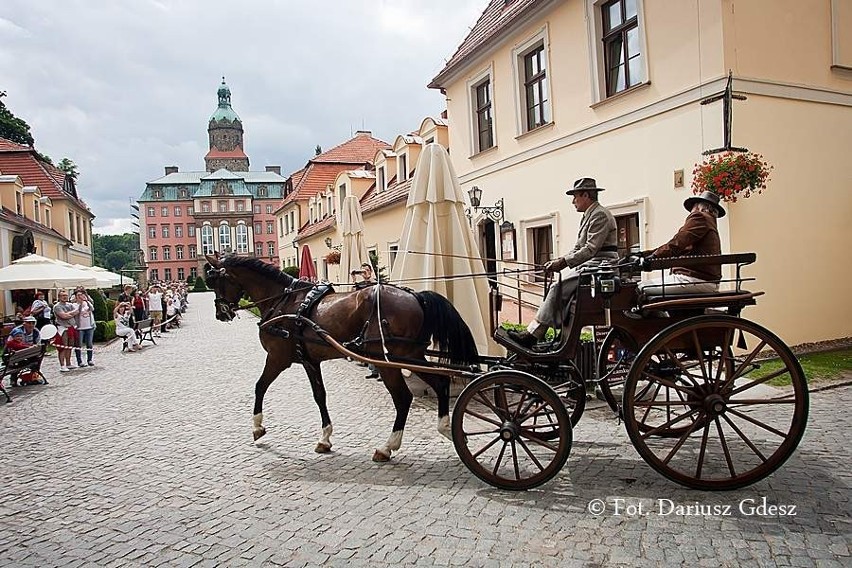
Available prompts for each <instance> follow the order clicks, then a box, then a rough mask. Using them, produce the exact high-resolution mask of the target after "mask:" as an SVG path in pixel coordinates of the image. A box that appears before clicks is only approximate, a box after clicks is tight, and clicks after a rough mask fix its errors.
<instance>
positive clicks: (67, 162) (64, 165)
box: [56, 158, 80, 181]
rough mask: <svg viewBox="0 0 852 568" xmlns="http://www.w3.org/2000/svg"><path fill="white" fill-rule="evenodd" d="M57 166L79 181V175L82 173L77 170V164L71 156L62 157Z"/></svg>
mask: <svg viewBox="0 0 852 568" xmlns="http://www.w3.org/2000/svg"><path fill="white" fill-rule="evenodd" d="M56 167H57V168H59V169H60V170H62V171H63V172H65V175H67V176H68V177H70V178H71V179H73V180H74V181H77V176H78V175H80V172H78V171H77V164H75V163H74V162H73V161H72V160H71V159H70V158H62V160H60V161H59V163H58V164H56Z"/></svg>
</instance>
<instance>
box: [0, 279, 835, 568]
mask: <svg viewBox="0 0 852 568" xmlns="http://www.w3.org/2000/svg"><path fill="white" fill-rule="evenodd" d="M212 300H213V295H212V294H211V293H206V294H193V295H191V296H190V302H191V303H190V306H189V309H188V311H187V313H186V314H185V317H184V325H183V326H182V327H181V329H179V330H176V331H175V332H174V333H170V334H167V335H165V336H163V337H162V338H161V339H158V340H157V341H158V345H156V346H149V347H146V348H145V349H144V350H143V351H142V352H140V353H121V343H120V342H116V343H112V344H111V345H109V346H107V347H101V348H99V349H98V351H97V353H96V354H95V363H96V365H97V366H96V367H93V368H87V369H77V370H75V371H73V372H71V373H63V374H60V373H59V372H58V364H57V359H56V357H55V356H53V357H48V358H46V359H45V364H44V372H45V374H46V375H47V377H48V379H49V380H50V384H49V385H46V386H36V387H17V388H13V389H11V391H10V392H11V395H12V397H13V399H14V401H13V402H12V403H11V404H6V405H3V406H0V426H1V427H2V443H3V456H2V462H0V463H2V466H0V479H2V485H0V565H2V566H16V567H18V566H38V567H45V566H63V567H64V566H69V567H70V566H181V567H189V566H317V565H329V566H352V565H355V566H358V565H363V566H400V565H458V566H575V565H576V566H609V565H630V566H660V565H680V564H690V565H693V566H712V567H718V566H738V565H757V566H764V565H765V566H775V565H782V566H786V565H789V566H849V565H850V563H852V559H850V542H851V541H852V539H850V534H851V533H852V518H850V512H852V508H851V507H850V497H851V496H852V491H850V484H852V473H850V469H849V463H850V462H852V450H850V447H849V446H848V445H847V441H848V440H847V436H848V435H849V434H848V432H850V431H851V430H852V419H850V414H849V411H848V409H849V408H850V407H852V387H842V388H838V389H832V390H826V391H823V392H818V393H815V394H813V395H812V398H811V412H810V420H809V427H808V430H807V432H806V434H805V437H804V439H803V441H802V443H801V445H800V447H799V450H798V452H797V453H796V454H795V455H794V456H793V457H792V458H791V459H790V461H789V462H788V463H787V464H786V465H784V466H783V467H782V468H781V469H780V470H779V471H778V472H777V473H776V474H774V475H773V476H771V477H770V478H768V479H767V480H764V481H763V482H760V483H758V484H756V485H754V486H752V487H750V488H746V489H741V490H737V491H733V492H727V493H703V492H697V491H691V490H687V489H685V488H682V487H680V486H678V485H675V484H674V483H672V482H670V481H668V480H666V479H665V478H663V477H661V476H660V475H658V474H657V473H655V472H654V471H653V470H652V469H651V468H650V467H649V466H647V465H646V464H645V463H644V462H643V461H642V460H641V458H640V457H639V455H638V454H637V453H636V451H635V450H634V449H633V448H632V446H631V445H630V443H629V440H628V438H627V435H626V433H625V432H624V428H623V425H619V424H618V423H617V421H616V420H615V419H613V418H612V417H611V415H609V414H608V413H606V412H604V410H603V409H600V408H599V409H593V410H589V411H587V413H586V415H584V417H583V419H582V421H581V422H580V424H579V425H578V427H577V428H576V430H575V434H574V438H575V441H574V447H573V450H572V453H571V456H570V458H569V460H568V463H567V466H566V469H565V470H564V471H563V473H562V474H561V475H559V476H558V477H557V478H556V479H555V480H553V481H552V482H550V483H548V484H546V485H544V486H543V487H541V488H539V489H537V490H534V491H529V492H526V493H511V492H505V491H500V490H496V489H493V488H491V487H489V486H487V485H485V484H483V483H482V482H480V481H479V480H478V479H476V478H475V477H474V476H473V475H472V474H471V473H470V472H468V470H467V469H466V468H465V466H464V465H463V464H462V463H461V461H460V460H459V459H458V458H457V457H456V454H455V451H454V449H453V446H452V443H451V442H449V441H448V440H446V439H445V438H443V437H442V436H440V435H439V434H438V433H437V431H436V428H435V427H436V419H437V416H436V412H435V409H434V408H435V404H434V400H432V399H415V402H414V406H413V407H412V411H411V415H410V418H409V423H408V427H407V429H406V431H405V438H404V440H403V445H402V449H401V450H400V452H398V453H397V454H395V455H394V457H393V459H392V461H391V462H390V463H388V464H376V463H373V462H372V461H371V459H370V458H371V456H372V454H373V449H374V448H375V447H377V446H379V445H381V444H383V443H384V442H385V440H386V439H387V436H388V435H389V434H390V429H391V424H392V421H393V406H392V403H391V400H390V397H389V395H388V394H387V392H386V391H385V390H384V388H383V386H382V385H381V383H379V382H377V381H374V380H367V379H365V378H364V375H365V370H364V369H363V368H361V367H357V366H355V365H354V364H352V363H348V362H346V361H342V360H341V361H333V362H330V363H325V364H323V370H324V373H325V377H326V387H327V389H328V393H329V410H330V412H331V415H332V420H333V423H334V436H333V437H332V442H333V444H334V451H333V453H331V454H328V455H319V454H316V453H314V451H313V449H314V445H315V443H316V441H317V439H318V437H319V434H320V420H319V413H318V411H317V409H316V405H315V404H314V402H313V398H312V396H311V391H310V387H309V385H308V381H307V378H306V376H305V373H304V371H303V370H302V368H301V367H293V368H291V369H288V370H287V371H286V372H285V373H284V374H282V376H281V377H279V378H278V380H277V381H276V382H275V383H273V384H272V386H271V388H270V390H269V392H268V394H267V397H266V400H265V405H264V416H265V425H266V427H267V429H268V433H267V435H266V437H264V438H263V439H262V440H261V441H260V442H259V443H258V444H257V445H256V444H254V443H253V442H252V439H251V415H252V404H253V400H254V382H255V380H256V379H257V377H258V375H259V374H260V371H261V368H262V366H263V361H264V354H263V351H262V349H261V346H260V343H259V342H258V340H257V327H256V325H255V322H256V320H255V319H254V317H252V316H250V315H242V316H241V318H240V319H238V320H236V321H235V322H232V323H230V324H225V323H221V322H217V321H215V320H214V319H213V301H212ZM621 498H623V499H624V501H623V502H621V501H616V499H621ZM764 498H765V499H766V502H767V503H768V504H775V505H785V506H790V505H792V506H795V511H794V512H795V515H789V516H783V517H782V516H778V515H770V516H761V515H758V514H754V515H751V514H748V509H746V512H743V511H741V510H740V503H741V502H742V501H743V500H744V499H748V500H754V503H755V505H759V504H761V503H762V500H763V499H764ZM593 499H602V500H603V502H604V504H605V506H606V510H605V511H604V513H603V514H601V515H594V514H592V513H591V512H589V510H588V505H589V503H590V501H592V500H593ZM658 499H670V500H671V501H672V502H673V504H675V505H696V504H700V505H731V509H732V510H731V515H730V516H722V515H710V516H703V515H691V516H683V515H676V514H674V513H672V514H668V515H665V514H661V511H659V510H658V508H657V507H658ZM617 503H621V504H623V505H624V506H625V507H626V506H628V505H629V506H631V508H630V509H629V510H630V511H634V512H635V508H636V507H638V506H639V505H640V504H641V506H642V507H643V510H644V513H645V514H643V515H639V514H630V513H629V511H628V510H627V509H625V508H622V509H621V510H620V511H619V512H620V514H619V515H616V514H615V505H616V504H617ZM746 503H749V502H748V501H747V502H746ZM663 512H664V511H663Z"/></svg>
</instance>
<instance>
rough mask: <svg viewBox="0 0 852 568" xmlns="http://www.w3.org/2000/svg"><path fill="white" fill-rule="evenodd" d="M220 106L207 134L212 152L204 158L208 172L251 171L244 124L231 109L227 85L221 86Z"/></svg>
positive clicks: (208, 126) (211, 119) (219, 93)
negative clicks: (244, 149) (246, 153)
mask: <svg viewBox="0 0 852 568" xmlns="http://www.w3.org/2000/svg"><path fill="white" fill-rule="evenodd" d="M217 94H218V95H219V106H218V108H217V109H216V112H214V113H213V115H212V116H211V117H210V122H209V123H208V125H207V133H208V136H209V139H210V150H209V151H208V152H207V155H206V156H204V163H205V165H206V168H207V171H208V172H215V171H216V170H218V169H221V168H225V169H227V170H230V171H232V172H247V171H249V159H248V156H246V155H245V152H243V123H242V122H241V121H240V117H239V116H237V113H236V112H234V109H233V108H231V89H229V88H228V85H227V84H225V78H224V77H222V84H221V85H219V91H218V92H217Z"/></svg>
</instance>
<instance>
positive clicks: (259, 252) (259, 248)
mask: <svg viewBox="0 0 852 568" xmlns="http://www.w3.org/2000/svg"><path fill="white" fill-rule="evenodd" d="M254 254H255V256H263V243H254Z"/></svg>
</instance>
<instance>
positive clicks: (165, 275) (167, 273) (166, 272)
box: [163, 268, 172, 282]
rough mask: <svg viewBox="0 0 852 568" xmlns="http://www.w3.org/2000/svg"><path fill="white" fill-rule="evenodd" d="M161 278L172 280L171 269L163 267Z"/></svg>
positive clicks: (167, 280)
mask: <svg viewBox="0 0 852 568" xmlns="http://www.w3.org/2000/svg"><path fill="white" fill-rule="evenodd" d="M163 280H165V281H166V282H171V280H172V269H171V268H166V269H163Z"/></svg>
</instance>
